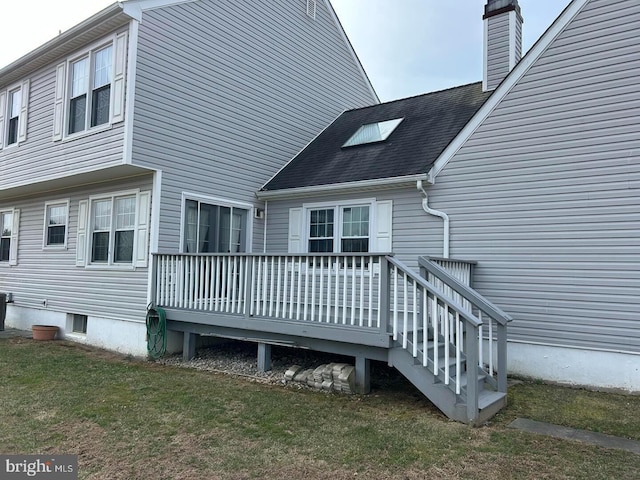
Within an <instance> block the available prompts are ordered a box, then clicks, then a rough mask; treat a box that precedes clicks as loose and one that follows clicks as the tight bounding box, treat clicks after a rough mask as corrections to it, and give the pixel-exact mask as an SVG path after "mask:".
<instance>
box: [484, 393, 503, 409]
mask: <svg viewBox="0 0 640 480" xmlns="http://www.w3.org/2000/svg"><path fill="white" fill-rule="evenodd" d="M506 395H507V394H506V393H502V392H495V391H493V390H482V391H481V392H480V395H478V408H479V409H480V410H484V409H485V408H487V407H489V406H491V405H493V404H495V403H496V402H498V401H501V400H502V399H503V398H505V397H506Z"/></svg>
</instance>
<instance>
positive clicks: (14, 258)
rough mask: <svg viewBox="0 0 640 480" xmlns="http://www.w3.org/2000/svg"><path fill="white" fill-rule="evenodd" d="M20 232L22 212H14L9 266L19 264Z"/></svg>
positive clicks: (15, 210)
mask: <svg viewBox="0 0 640 480" xmlns="http://www.w3.org/2000/svg"><path fill="white" fill-rule="evenodd" d="M19 231H20V210H18V209H17V208H16V209H14V210H13V225H12V226H11V244H10V245H9V265H17V264H18V232H19Z"/></svg>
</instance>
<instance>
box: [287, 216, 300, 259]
mask: <svg viewBox="0 0 640 480" xmlns="http://www.w3.org/2000/svg"><path fill="white" fill-rule="evenodd" d="M289 253H302V208H290V209H289Z"/></svg>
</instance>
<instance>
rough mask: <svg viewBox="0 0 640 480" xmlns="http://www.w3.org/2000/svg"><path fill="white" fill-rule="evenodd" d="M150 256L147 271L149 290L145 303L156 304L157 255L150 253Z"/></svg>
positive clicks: (157, 281)
mask: <svg viewBox="0 0 640 480" xmlns="http://www.w3.org/2000/svg"><path fill="white" fill-rule="evenodd" d="M150 256H151V262H150V263H151V271H150V272H149V278H150V279H151V281H150V282H149V292H148V298H147V303H148V304H150V305H158V284H159V283H160V279H159V278H158V255H156V254H153V253H150Z"/></svg>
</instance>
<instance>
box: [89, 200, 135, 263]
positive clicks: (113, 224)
mask: <svg viewBox="0 0 640 480" xmlns="http://www.w3.org/2000/svg"><path fill="white" fill-rule="evenodd" d="M135 218H136V196H135V195H130V196H124V197H111V198H106V199H100V200H95V201H94V202H93V203H92V205H91V263H131V262H132V261H133V241H134V231H135Z"/></svg>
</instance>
